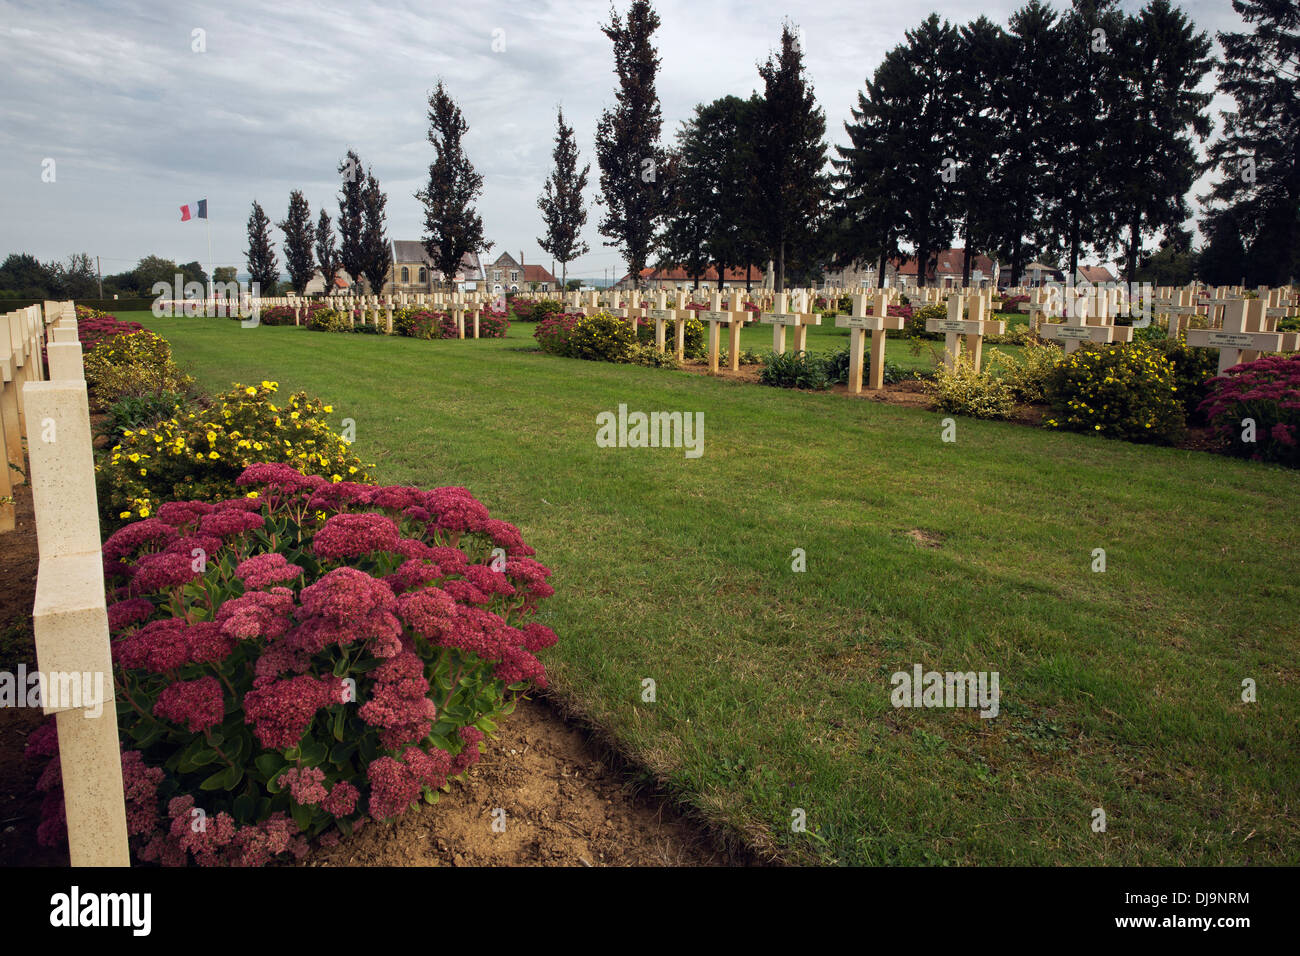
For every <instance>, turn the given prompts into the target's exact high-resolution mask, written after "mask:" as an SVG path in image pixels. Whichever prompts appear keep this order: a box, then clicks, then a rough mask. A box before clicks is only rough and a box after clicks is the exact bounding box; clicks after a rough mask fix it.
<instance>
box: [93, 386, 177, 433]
mask: <svg viewBox="0 0 1300 956" xmlns="http://www.w3.org/2000/svg"><path fill="white" fill-rule="evenodd" d="M185 404H186V397H185V396H184V395H182V394H181V393H180V392H158V393H156V394H150V395H128V396H126V397H125V398H121V399H119V400H118V401H116V402H114V403H113V404H112V405H110V406H109V407H108V413H107V414H108V418H107V420H106V421H105V422H104V424H103V425H102V426H101V428H100V431H101V433H102V434H105V435H108V436H109V437H110V438H111V439H113V440H114V441H117V440H118V439H119V438H120V437H121V436H122V434H123V433H124V432H128V431H134V430H135V429H137V428H143V427H146V426H150V425H157V424H158V423H159V422H161V421H164V420H166V419H168V418H171V417H172V416H173V415H174V414H176V411H177V409H179V408H182V407H184V405H185Z"/></svg>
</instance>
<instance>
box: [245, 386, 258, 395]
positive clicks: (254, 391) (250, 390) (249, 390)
mask: <svg viewBox="0 0 1300 956" xmlns="http://www.w3.org/2000/svg"><path fill="white" fill-rule="evenodd" d="M244 394H245V395H256V394H257V389H256V388H254V387H253V386H252V385H250V386H248V388H246V389H244Z"/></svg>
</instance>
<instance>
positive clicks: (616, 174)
mask: <svg viewBox="0 0 1300 956" xmlns="http://www.w3.org/2000/svg"><path fill="white" fill-rule="evenodd" d="M658 28H659V15H658V14H657V13H655V11H654V7H653V6H651V4H650V2H649V0H632V5H631V7H629V9H628V13H627V20H626V22H625V21H624V20H623V19H622V18H621V17H620V16H619V15H618V13H616V12H614V11H612V10H611V11H610V22H609V23H608V24H607V25H605V26H603V27H601V32H602V33H604V34H605V36H607V37H608V38H609V39H610V40H611V41H612V42H613V44H614V73H615V75H616V76H617V77H618V89H617V91H616V92H615V99H616V105H615V106H614V107H613V108H611V109H607V110H605V111H604V113H602V114H601V117H600V121H599V122H598V123H597V124H596V163H597V165H598V166H599V167H600V191H601V196H600V199H599V202H600V203H601V204H602V205H603V206H604V207H605V215H604V216H603V217H602V219H601V221H600V227H599V228H600V233H601V235H603V236H605V237H606V239H607V240H608V241H607V242H606V243H605V245H607V246H613V247H614V248H616V249H618V250H619V251H620V252H621V253H622V254H623V258H624V259H626V260H627V265H628V269H629V271H630V272H631V275H632V284H633V287H634V288H640V286H641V270H642V269H644V268H645V265H646V262H647V260H648V259H649V258H650V255H651V254H652V253H653V252H654V248H655V244H656V231H657V229H658V226H659V223H660V220H661V218H662V215H663V210H664V206H665V199H664V190H663V185H662V184H661V182H660V169H661V168H662V167H663V165H664V161H665V158H666V157H665V154H664V150H663V148H662V147H661V146H660V145H659V134H660V131H661V129H662V127H663V116H662V114H661V112H660V109H659V96H658V94H657V93H656V92H655V76H656V74H657V73H658V71H659V57H658V55H657V54H656V52H655V48H654V46H653V45H652V43H651V37H652V36H653V34H654V32H655V30H657V29H658Z"/></svg>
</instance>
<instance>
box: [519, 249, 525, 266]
mask: <svg viewBox="0 0 1300 956" xmlns="http://www.w3.org/2000/svg"><path fill="white" fill-rule="evenodd" d="M519 264H520V265H521V266H522V265H523V264H524V250H522V249H520V250H519Z"/></svg>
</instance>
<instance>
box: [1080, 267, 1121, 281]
mask: <svg viewBox="0 0 1300 956" xmlns="http://www.w3.org/2000/svg"><path fill="white" fill-rule="evenodd" d="M1079 274H1080V275H1082V276H1083V277H1084V278H1085V279H1087V280H1088V281H1089V282H1114V281H1115V277H1114V276H1113V275H1112V274H1111V271H1110V270H1109V269H1107V268H1106V267H1105V266H1079Z"/></svg>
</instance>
